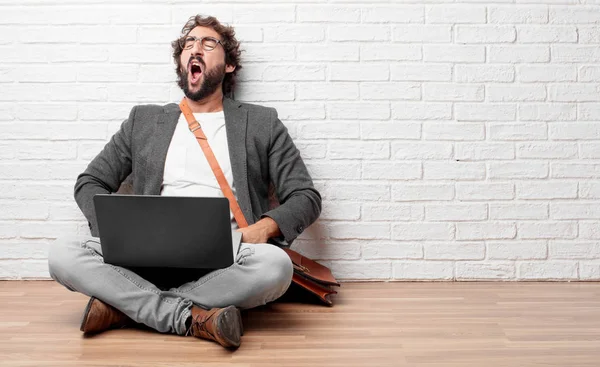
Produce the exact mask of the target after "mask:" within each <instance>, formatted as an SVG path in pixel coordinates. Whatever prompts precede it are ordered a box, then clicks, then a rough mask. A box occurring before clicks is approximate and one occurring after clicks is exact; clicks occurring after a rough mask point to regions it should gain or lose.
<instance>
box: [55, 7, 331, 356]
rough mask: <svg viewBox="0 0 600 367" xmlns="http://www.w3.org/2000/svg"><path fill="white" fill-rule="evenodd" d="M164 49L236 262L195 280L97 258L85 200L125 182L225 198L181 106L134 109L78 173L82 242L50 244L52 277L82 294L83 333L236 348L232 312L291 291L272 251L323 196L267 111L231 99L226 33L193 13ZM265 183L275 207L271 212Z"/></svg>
mask: <svg viewBox="0 0 600 367" xmlns="http://www.w3.org/2000/svg"><path fill="white" fill-rule="evenodd" d="M171 45H172V48H173V59H174V61H175V64H176V68H175V70H176V73H177V83H178V85H179V86H180V87H181V89H182V90H183V92H184V94H185V97H184V101H185V102H186V103H187V105H188V106H189V108H190V109H191V111H192V113H193V116H194V117H195V119H196V120H197V121H198V122H199V123H200V125H201V127H202V130H203V132H204V134H205V135H206V139H207V140H208V142H209V143H210V147H211V148H212V150H213V152H214V155H215V157H216V159H217V161H218V163H219V165H220V167H221V169H222V171H223V173H224V175H225V178H226V179H227V182H228V184H229V185H230V186H231V188H232V191H233V193H234V195H235V197H236V199H237V201H238V202H239V206H240V208H241V210H242V212H243V214H244V217H245V219H246V220H247V222H248V224H249V226H248V227H244V228H239V227H238V226H237V223H236V221H235V218H234V217H233V214H232V216H231V224H232V230H237V231H239V232H241V233H242V244H241V247H240V250H239V252H238V254H237V257H236V259H235V261H234V263H233V265H231V266H230V267H227V268H224V269H218V270H210V271H207V272H206V273H204V274H177V273H176V272H174V273H168V272H161V273H147V274H144V272H143V271H141V270H139V269H137V270H136V271H134V270H132V269H128V268H124V267H119V266H115V265H111V264H107V263H105V262H104V259H103V256H102V249H101V246H100V239H99V237H98V236H99V233H98V223H97V219H96V217H95V210H94V205H93V197H94V195H96V194H110V193H114V192H117V191H118V190H119V187H120V186H121V184H122V183H123V182H124V181H125V180H126V179H127V178H128V177H132V178H133V184H132V191H133V194H136V195H163V196H200V197H207V196H212V197H223V196H224V195H223V192H222V191H221V188H220V186H219V184H218V182H217V179H216V178H215V176H214V174H213V171H212V170H211V168H210V166H209V163H208V161H207V159H206V157H205V156H204V154H203V151H202V150H201V147H200V146H199V145H198V142H197V141H196V138H195V136H194V134H193V133H192V132H191V129H190V128H189V127H188V122H187V121H186V119H185V117H184V115H183V113H182V110H181V109H180V106H179V105H178V104H175V103H170V104H166V105H164V106H159V105H138V106H135V107H133V109H132V110H131V113H130V114H129V117H128V118H127V119H126V120H125V121H124V122H123V123H122V125H121V127H120V129H119V131H117V132H116V133H115V134H114V135H113V136H112V138H111V139H110V141H109V142H108V143H107V144H106V146H105V147H104V149H103V150H102V151H101V152H100V153H99V154H98V155H97V156H96V157H95V158H94V159H93V160H92V161H91V162H90V164H89V165H88V167H87V168H86V169H85V171H84V172H83V173H81V174H80V175H79V176H78V177H77V181H76V184H75V200H76V202H77V204H78V205H79V208H80V209H81V211H82V212H83V214H84V215H85V217H86V219H87V220H88V223H89V228H90V232H91V236H88V237H86V238H65V239H58V240H57V241H55V242H54V243H53V244H52V246H51V249H50V253H49V259H48V262H49V271H50V275H51V276H52V278H53V279H55V280H56V281H57V282H59V283H60V284H62V285H64V286H65V287H66V288H67V289H69V290H71V291H77V292H80V293H83V294H86V295H88V296H90V297H91V298H90V301H89V302H88V305H87V307H86V309H85V311H84V315H83V320H82V323H81V330H82V331H83V332H84V333H86V334H93V333H98V332H101V331H104V330H107V329H111V328H121V327H127V326H134V325H136V324H144V325H146V326H149V327H151V328H153V329H155V330H157V331H159V332H163V333H175V334H179V335H193V336H195V337H199V338H203V339H209V340H213V341H216V342H218V343H219V344H221V345H222V346H224V347H228V348H237V347H239V345H240V343H241V336H242V333H243V326H242V320H241V316H240V309H248V308H252V307H256V306H260V305H264V304H266V303H268V302H271V301H273V300H275V299H277V298H279V297H280V296H281V295H283V293H285V292H286V290H287V289H288V287H289V286H290V283H291V279H292V274H293V266H292V263H291V261H290V259H289V257H288V255H287V254H286V253H285V252H284V251H283V250H282V249H281V248H280V247H279V246H287V245H289V244H291V243H292V241H294V239H295V238H296V237H297V236H298V235H300V233H302V231H304V229H305V228H307V227H308V226H309V225H311V224H312V223H313V222H314V221H315V220H316V219H317V218H318V216H319V214H320V212H321V196H320V194H319V192H318V191H317V190H315V188H314V186H313V182H312V179H311V177H310V175H309V173H308V171H307V169H306V166H305V164H304V163H303V161H302V158H301V156H300V153H299V151H298V150H297V148H296V146H295V145H294V143H293V141H292V139H291V137H290V136H289V134H288V132H287V129H286V127H285V125H283V124H282V123H281V121H280V120H279V119H278V117H277V112H276V110H275V109H273V108H268V107H263V106H258V105H252V104H246V103H240V102H237V101H235V100H233V99H230V98H229V97H228V96H229V95H231V92H232V91H233V88H234V85H235V75H236V73H237V72H238V71H239V70H240V68H241V65H240V43H239V42H238V41H237V40H236V38H235V33H234V30H233V28H232V27H229V26H225V25H223V24H221V23H220V22H219V21H218V20H217V19H215V18H214V17H203V16H200V15H197V16H193V17H191V18H190V20H189V21H188V22H187V23H186V24H185V26H184V27H183V29H182V32H181V37H179V38H178V39H177V40H175V41H173V42H172V44H171ZM182 103H183V101H182ZM270 187H272V188H274V193H275V194H276V197H277V199H278V201H279V204H280V205H279V206H275V207H273V205H270V196H269V193H270V190H269V188H270Z"/></svg>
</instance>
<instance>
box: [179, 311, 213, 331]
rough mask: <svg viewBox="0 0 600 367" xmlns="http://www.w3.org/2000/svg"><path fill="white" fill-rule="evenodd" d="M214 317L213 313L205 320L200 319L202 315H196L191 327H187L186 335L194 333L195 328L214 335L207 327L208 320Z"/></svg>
mask: <svg viewBox="0 0 600 367" xmlns="http://www.w3.org/2000/svg"><path fill="white" fill-rule="evenodd" d="M212 317H213V315H212V314H211V315H210V316H208V317H206V318H205V319H203V320H199V319H200V316H196V318H192V323H191V325H190V327H189V328H188V329H187V331H186V332H185V336H189V335H191V334H193V330H194V328H196V330H198V331H203V332H205V333H207V334H209V335H211V336H212V334H211V333H210V332H209V331H208V329H207V328H206V327H205V325H206V322H207V321H208V320H210V319H211V318H212Z"/></svg>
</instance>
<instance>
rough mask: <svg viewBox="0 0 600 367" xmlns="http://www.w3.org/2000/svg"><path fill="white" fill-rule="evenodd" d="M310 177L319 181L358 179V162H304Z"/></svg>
mask: <svg viewBox="0 0 600 367" xmlns="http://www.w3.org/2000/svg"><path fill="white" fill-rule="evenodd" d="M306 166H307V168H308V171H309V172H310V175H311V177H319V178H320V179H359V178H360V162H350V163H349V162H339V163H338V162H327V163H313V162H306Z"/></svg>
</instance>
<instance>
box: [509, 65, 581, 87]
mask: <svg viewBox="0 0 600 367" xmlns="http://www.w3.org/2000/svg"><path fill="white" fill-rule="evenodd" d="M517 80H519V81H520V82H522V83H539V82H574V81H576V80H577V68H576V67H575V66H574V65H548V64H546V65H518V66H517Z"/></svg>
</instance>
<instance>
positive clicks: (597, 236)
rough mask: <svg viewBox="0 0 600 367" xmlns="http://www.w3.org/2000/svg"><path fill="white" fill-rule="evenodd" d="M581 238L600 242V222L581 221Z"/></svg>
mask: <svg viewBox="0 0 600 367" xmlns="http://www.w3.org/2000/svg"><path fill="white" fill-rule="evenodd" d="M579 237H580V238H584V239H593V240H600V221H579Z"/></svg>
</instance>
